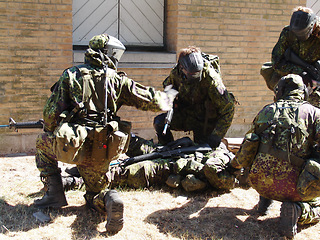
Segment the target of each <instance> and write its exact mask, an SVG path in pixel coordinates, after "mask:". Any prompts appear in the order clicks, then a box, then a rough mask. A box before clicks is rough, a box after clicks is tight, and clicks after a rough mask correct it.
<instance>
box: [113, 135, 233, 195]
mask: <svg viewBox="0 0 320 240" xmlns="http://www.w3.org/2000/svg"><path fill="white" fill-rule="evenodd" d="M226 144H227V143H226V141H224V140H223V142H221V144H220V145H219V146H218V147H217V148H215V149H212V150H211V148H206V149H208V150H206V151H201V150H200V149H201V148H199V146H198V145H196V144H195V143H194V142H193V141H192V140H191V139H190V138H188V137H184V138H181V139H178V140H176V141H173V142H170V143H169V144H168V145H166V146H164V147H163V146H159V145H156V144H154V143H153V142H152V141H150V140H145V139H143V138H141V137H138V136H135V135H134V136H132V137H131V140H130V147H129V150H128V152H127V153H126V154H127V155H128V156H129V157H135V156H140V155H144V154H148V153H154V152H159V151H160V152H163V153H164V154H163V156H166V155H167V154H169V156H167V157H163V158H162V157H158V158H156V159H150V160H148V158H146V160H144V161H141V162H137V163H133V164H131V165H128V166H125V167H124V168H123V167H121V164H120V167H119V166H118V165H114V166H113V167H112V168H111V171H110V173H111V175H110V176H109V177H111V179H112V181H111V182H112V184H113V185H114V187H116V186H128V187H132V188H145V187H151V186H162V185H165V184H166V185H167V186H169V187H171V188H178V187H182V188H183V189H184V190H185V191H187V192H194V191H198V192H199V191H202V190H204V189H208V188H213V189H215V190H220V191H229V190H231V189H232V188H234V187H235V186H236V184H237V183H238V180H237V179H236V178H235V176H234V175H232V174H230V173H229V172H228V171H226V167H227V166H228V164H229V162H230V160H231V159H232V158H233V157H234V154H233V153H232V152H230V151H229V150H228V148H227V146H226ZM190 147H195V152H192V153H189V152H188V153H180V154H176V155H170V153H172V152H173V151H174V150H175V149H180V151H183V149H185V148H190ZM197 149H199V150H197ZM209 149H210V150H209ZM146 156H148V155H146Z"/></svg>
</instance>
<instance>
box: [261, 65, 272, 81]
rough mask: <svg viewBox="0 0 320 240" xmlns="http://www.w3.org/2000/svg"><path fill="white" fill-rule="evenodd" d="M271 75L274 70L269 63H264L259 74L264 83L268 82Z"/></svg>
mask: <svg viewBox="0 0 320 240" xmlns="http://www.w3.org/2000/svg"><path fill="white" fill-rule="evenodd" d="M273 73H274V69H273V67H272V64H271V62H265V63H264V64H263V65H262V67H261V69H260V74H261V76H262V77H263V78H264V80H265V81H266V83H268V82H270V80H271V77H272V74H273Z"/></svg>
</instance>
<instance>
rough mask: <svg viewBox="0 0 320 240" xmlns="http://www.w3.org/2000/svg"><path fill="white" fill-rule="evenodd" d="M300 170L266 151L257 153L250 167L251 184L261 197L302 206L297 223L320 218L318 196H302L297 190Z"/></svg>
mask: <svg viewBox="0 0 320 240" xmlns="http://www.w3.org/2000/svg"><path fill="white" fill-rule="evenodd" d="M299 174H300V170H299V169H298V168H297V167H295V166H294V165H292V164H291V163H290V162H289V161H287V160H283V159H280V158H276V157H274V156H271V155H270V154H266V153H258V154H257V155H256V158H255V160H254V162H253V164H252V166H251V168H250V173H249V180H250V183H251V186H252V187H253V188H254V189H255V190H256V191H257V192H258V193H259V194H260V195H261V196H263V197H265V198H268V199H274V200H277V201H281V202H284V201H291V202H296V203H297V204H299V206H300V207H301V208H302V215H301V217H300V218H299V224H301V225H303V224H309V223H315V222H318V221H319V220H320V197H316V198H313V199H312V200H310V197H309V198H308V196H304V197H302V196H301V195H300V194H299V193H298V190H297V180H298V177H299Z"/></svg>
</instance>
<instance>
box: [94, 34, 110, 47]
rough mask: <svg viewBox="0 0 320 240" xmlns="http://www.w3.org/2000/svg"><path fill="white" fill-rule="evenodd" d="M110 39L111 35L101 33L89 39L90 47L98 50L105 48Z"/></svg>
mask: <svg viewBox="0 0 320 240" xmlns="http://www.w3.org/2000/svg"><path fill="white" fill-rule="evenodd" d="M108 41H109V37H108V36H107V35H106V34H100V35H96V36H93V37H92V38H91V39H90V41H89V48H92V49H95V50H98V49H101V50H102V49H103V48H104V47H105V46H106V44H107V43H108Z"/></svg>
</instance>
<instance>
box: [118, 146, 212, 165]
mask: <svg viewBox="0 0 320 240" xmlns="http://www.w3.org/2000/svg"><path fill="white" fill-rule="evenodd" d="M210 151H212V148H211V147H210V146H209V145H208V144H199V145H196V146H191V147H182V148H176V149H173V150H168V151H163V152H161V151H160V152H153V153H148V154H143V155H140V156H135V157H131V158H127V159H125V160H123V161H122V162H121V163H120V166H123V167H126V166H128V165H131V164H134V163H138V162H142V161H145V160H152V159H156V158H170V157H174V156H178V155H180V154H183V153H185V154H190V153H194V152H202V153H207V152H210Z"/></svg>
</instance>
